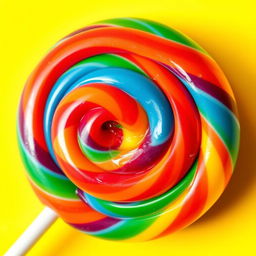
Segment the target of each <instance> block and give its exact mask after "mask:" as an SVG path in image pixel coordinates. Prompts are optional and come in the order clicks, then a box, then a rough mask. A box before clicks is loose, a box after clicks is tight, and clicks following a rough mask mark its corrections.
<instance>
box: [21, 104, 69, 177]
mask: <svg viewBox="0 0 256 256" xmlns="http://www.w3.org/2000/svg"><path fill="white" fill-rule="evenodd" d="M19 132H20V137H21V141H22V143H23V147H24V150H27V153H28V154H30V156H31V157H32V158H34V159H35V160H36V161H38V162H39V163H40V164H41V165H43V166H44V167H46V168H47V169H49V170H50V171H52V172H55V173H58V174H61V175H63V176H65V174H64V173H63V172H62V170H61V169H60V168H59V167H58V166H57V165H56V163H55V162H54V161H53V159H52V157H51V155H50V153H49V152H48V151H45V150H44V149H43V148H42V147H41V146H40V145H39V144H38V143H37V142H36V140H35V139H34V137H33V134H28V132H27V131H26V126H25V123H24V114H23V112H22V108H21V106H20V108H19Z"/></svg>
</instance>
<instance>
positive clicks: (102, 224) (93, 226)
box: [69, 217, 121, 232]
mask: <svg viewBox="0 0 256 256" xmlns="http://www.w3.org/2000/svg"><path fill="white" fill-rule="evenodd" d="M120 221H121V220H120V219H115V218H111V217H106V218H104V219H101V220H97V221H93V222H89V223H82V224H74V223H69V224H70V225H71V226H73V227H74V228H77V229H79V230H82V231H85V232H97V231H101V230H104V229H107V228H109V227H111V226H113V225H115V224H117V223H118V222H120Z"/></svg>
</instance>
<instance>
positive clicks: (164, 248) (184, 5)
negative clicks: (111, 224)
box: [0, 0, 256, 256]
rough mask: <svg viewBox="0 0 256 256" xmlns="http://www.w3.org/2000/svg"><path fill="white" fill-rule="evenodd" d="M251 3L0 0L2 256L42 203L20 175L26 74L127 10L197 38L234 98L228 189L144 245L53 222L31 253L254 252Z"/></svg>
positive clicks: (255, 95) (255, 26) (255, 84)
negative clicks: (234, 158)
mask: <svg viewBox="0 0 256 256" xmlns="http://www.w3.org/2000/svg"><path fill="white" fill-rule="evenodd" d="M253 2H254V1H249V0H244V1H235V0H233V1H231V0H227V1H224V0H215V1H206V0H194V1H193V0H191V1H189V0H166V1H165V0H157V1H156V0H155V1H150V0H130V1H129V0H126V1H118V0H107V1H100V0H95V1H93V0H90V1H88V0H81V1H80V0H69V1H67V0H61V1H60V0H44V1H36V0H34V1H32V0H20V1H17V0H16V1H11V0H0V24H1V30H0V43H1V46H0V51H1V52H0V65H1V67H0V87H1V88H0V95H1V98H0V104H1V106H0V111H1V113H0V136H1V137H0V158H1V159H0V163H1V165H0V168H1V169H0V170H1V173H0V195H1V201H0V205H1V211H0V255H2V254H3V252H4V251H5V250H6V249H7V248H8V247H9V246H10V245H11V244H12V243H13V242H14V240H15V239H16V238H17V237H18V236H19V234H21V233H22V231H23V230H24V229H25V228H26V227H27V226H28V225H29V224H30V223H31V221H32V220H33V219H34V218H35V217H36V216H37V215H38V213H39V212H40V211H41V210H42V209H43V206H42V205H41V204H40V202H39V201H38V200H37V198H36V196H35V195H34V193H33V192H32V190H31V188H30V186H29V184H28V182H27V180H26V178H25V175H24V167H23V165H22V163H21V160H20V157H19V152H18V149H17V143H16V133H15V129H16V111H17V104H18V101H19V96H20V93H21V90H22V88H23V85H24V83H25V81H26V78H27V77H28V75H29V74H30V72H31V71H32V69H33V68H34V67H35V65H36V64H37V63H38V61H39V60H40V59H41V58H42V57H43V56H44V55H45V54H46V52H47V51H48V49H49V48H50V47H51V46H52V45H53V44H54V43H55V42H56V41H58V40H59V39H60V38H62V37H63V36H65V35H66V34H69V33H70V32H72V31H73V30H76V29H78V28H80V27H83V26H85V25H87V24H88V23H91V22H94V21H97V20H101V19H105V18H111V17H122V16H133V17H143V18H148V19H153V20H156V21H159V22H163V23H166V24H167V25H170V26H173V27H174V28H177V29H179V30H181V31H182V32H184V33H186V34H187V35H189V36H190V37H192V38H193V39H194V40H196V41H197V42H198V43H199V44H201V45H202V46H203V47H204V48H205V49H206V50H207V51H208V52H209V53H210V54H211V55H212V56H213V57H214V58H215V59H216V60H217V62H218V63H219V64H220V66H221V67H222V69H223V70H224V72H225V73H226V75H227V77H228V79H229V80H230V83H231V85H232V87H233V89H234V92H235V95H236V97H237V101H238V106H239V112H240V118H241V128H242V132H241V149H240V155H239V160H238V163H237V167H236V170H235V174H234V176H233V178H232V181H231V183H230V185H229V186H228V188H227V190H226V191H225V193H224V194H223V196H222V197H221V199H220V200H219V201H218V203H216V204H215V205H214V207H213V208H212V209H211V210H210V211H209V212H208V213H207V214H206V215H204V216H203V217H202V218H201V219H200V220H199V221H197V222H196V223H194V224H193V225H192V226H190V227H188V228H186V229H185V230H182V231H179V232H177V233H175V234H172V235H169V236H166V237H164V238H161V239H158V240H155V241H149V242H144V243H135V244H132V243H122V242H109V241H102V240H99V239H96V238H92V237H89V236H87V235H84V234H82V233H79V232H77V231H76V230H74V229H72V228H71V227H69V226H68V225H66V224H65V223H63V221H62V220H58V221H57V222H56V223H55V224H54V225H53V226H52V227H51V228H50V230H49V231H48V232H47V233H46V234H45V235H44V236H43V238H42V239H41V240H40V241H38V243H37V244H36V245H35V247H34V248H33V249H32V250H31V251H30V253H29V254H28V255H31V256H32V255H36V256H40V255H86V256H90V255H94V256H98V255H111V256H120V255H122V256H125V255H134V256H135V255H147V256H151V255H174V256H177V255H199V256H200V255H253V254H255V253H256V249H255V244H256V150H255V145H256V118H255V112H256V75H255V63H256V54H255V51H256V50H255V46H256V20H255V5H254V4H253Z"/></svg>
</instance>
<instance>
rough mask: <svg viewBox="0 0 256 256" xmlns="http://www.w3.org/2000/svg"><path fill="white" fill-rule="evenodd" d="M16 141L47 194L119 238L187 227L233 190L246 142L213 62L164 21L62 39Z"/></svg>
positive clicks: (85, 228) (80, 219)
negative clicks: (227, 190)
mask: <svg viewBox="0 0 256 256" xmlns="http://www.w3.org/2000/svg"><path fill="white" fill-rule="evenodd" d="M18 137H19V145H20V150H21V153H22V158H23V161H24V163H25V166H26V169H27V174H28V179H29V181H30V183H31V185H32V187H33V189H34V191H35V192H36V194H37V196H38V197H39V199H40V200H41V201H42V202H43V203H44V204H45V205H46V206H48V207H49V208H51V209H52V210H53V211H55V212H56V213H57V214H58V216H60V217H61V218H62V219H63V220H64V221H65V222H67V223H68V224H70V225H71V226H73V227H75V228H77V229H78V230H80V231H82V232H85V233H87V234H90V235H93V236H96V237H101V238H105V239H114V240H123V239H124V240H148V239H153V238H157V237H160V236H163V235H166V234H169V233H171V232H174V231H176V230H179V229H181V228H184V227H186V226H188V225H189V224H191V223H193V222H194V221H195V220H196V219H198V218H199V217H200V216H201V215H202V214H203V213H204V212H205V211H207V210H208V209H209V207H211V205H213V204H214V202H215V201H216V200H217V199H218V197H219V196H220V194H221V193H222V192H223V190H224V188H225V187H226V185H227V183H228V181H229V179H230V177H231V175H232V171H233V168H234V165H235V162H236V158H237V153H238V147H239V121H238V118H237V111H236V103H235V98H234V95H233V93H232V90H231V88H230V85H229V83H228V82H227V80H226V78H225V76H224V74H223V73H222V71H221V70H220V68H219V67H218V65H217V64H216V62H215V61H214V60H213V59H212V58H211V57H210V56H209V54H208V53H207V52H205V51H204V50H203V49H202V48H201V47H200V46H198V45H197V44H196V43H195V42H193V41H192V40H191V39H189V38H187V37H186V36H184V35H183V34H181V33H179V32H177V31H176V30H174V29H172V28H169V27H166V26H164V25H161V24H159V23H156V22H152V21H148V20H142V19H132V18H121V19H112V20H106V21H102V22H99V23H95V24H93V25H91V26H89V27H85V28H82V29H80V30H78V31H76V32H74V33H72V34H70V35H68V36H67V37H65V38H63V39H62V40H61V41H59V42H58V43H57V44H56V45H55V47H54V48H52V49H51V51H50V52H49V53H48V54H47V56H46V57H45V58H44V59H43V60H42V61H41V62H40V63H39V65H38V66H37V68H36V69H35V70H34V72H33V73H32V75H31V76H30V78H29V79H28V81H27V84H26V87H25V89H24V91H23V94H22V97H21V101H20V108H19V122H18Z"/></svg>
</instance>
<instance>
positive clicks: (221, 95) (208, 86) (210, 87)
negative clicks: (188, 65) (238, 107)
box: [189, 74, 236, 114]
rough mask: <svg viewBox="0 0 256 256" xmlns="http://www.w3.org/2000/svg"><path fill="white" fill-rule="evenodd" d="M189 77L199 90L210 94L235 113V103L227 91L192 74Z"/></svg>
mask: <svg viewBox="0 0 256 256" xmlns="http://www.w3.org/2000/svg"><path fill="white" fill-rule="evenodd" d="M189 76H190V78H191V80H192V81H193V83H194V84H195V85H196V87H197V88H199V89H200V90H202V91H204V92H206V93H208V94H209V95H211V96H212V97H214V98H215V99H217V100H218V101H220V102H221V103H222V104H224V105H225V106H226V107H227V108H228V109H229V110H231V111H232V112H233V110H234V109H235V102H234V100H233V99H232V98H231V97H230V95H229V94H228V93H227V92H226V91H224V90H223V89H222V88H220V87H218V86H216V85H215V84H212V83H210V82H208V81H206V80H204V79H202V78H199V77H197V76H194V75H192V74H189ZM235 114H236V113H235Z"/></svg>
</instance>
